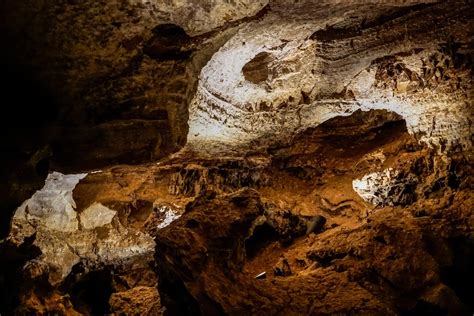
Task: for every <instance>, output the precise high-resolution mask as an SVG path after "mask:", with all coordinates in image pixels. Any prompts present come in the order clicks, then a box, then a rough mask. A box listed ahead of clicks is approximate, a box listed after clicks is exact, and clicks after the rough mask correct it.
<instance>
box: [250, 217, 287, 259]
mask: <svg viewBox="0 0 474 316" xmlns="http://www.w3.org/2000/svg"><path fill="white" fill-rule="evenodd" d="M277 240H279V235H278V233H277V232H276V230H275V229H274V228H273V227H272V226H270V225H269V224H267V223H264V224H262V225H260V226H257V227H255V229H254V231H253V234H252V236H250V237H249V238H247V240H246V241H245V251H246V255H247V259H252V258H254V257H255V256H256V255H257V254H258V252H259V251H260V250H261V249H262V248H265V247H266V246H268V245H269V244H271V243H272V242H274V241H277Z"/></svg>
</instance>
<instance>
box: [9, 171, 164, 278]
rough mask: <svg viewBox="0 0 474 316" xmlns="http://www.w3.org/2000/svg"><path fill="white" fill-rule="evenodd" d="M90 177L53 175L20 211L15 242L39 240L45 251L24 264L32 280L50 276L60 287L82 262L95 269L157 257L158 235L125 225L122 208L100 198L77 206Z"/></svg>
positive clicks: (13, 236)
mask: <svg viewBox="0 0 474 316" xmlns="http://www.w3.org/2000/svg"><path fill="white" fill-rule="evenodd" d="M86 176H87V174H79V175H63V174H61V173H59V172H54V173H52V174H50V175H49V176H48V178H47V180H46V183H45V186H44V188H43V189H42V190H40V191H38V192H36V193H35V194H34V195H33V196H32V198H31V199H29V200H27V201H25V203H24V204H23V205H22V206H20V207H19V208H18V210H17V212H16V214H15V215H14V217H13V222H12V231H11V233H10V236H9V240H10V241H11V242H13V243H15V244H17V245H20V244H22V243H23V241H24V240H25V239H27V238H33V246H36V247H38V249H39V250H40V251H41V254H40V255H39V257H36V258H34V259H33V260H31V261H29V262H27V263H26V265H25V266H24V268H23V269H24V271H25V273H26V274H27V275H29V276H30V277H31V278H36V277H39V276H41V275H44V274H47V276H48V281H49V282H50V283H51V285H57V284H59V283H61V282H62V281H63V280H64V279H65V278H66V277H67V276H68V275H69V273H70V272H71V269H72V267H73V266H74V265H75V264H77V263H79V262H82V263H83V264H85V265H86V266H88V267H90V268H94V267H100V266H102V265H125V264H127V262H129V261H133V260H134V258H138V257H141V258H143V257H151V256H153V253H154V246H155V244H154V242H153V240H152V238H151V237H149V236H147V235H145V234H144V233H141V232H139V231H137V230H134V229H131V228H126V227H124V226H122V224H121V223H120V221H119V220H118V219H117V218H116V214H117V212H116V211H114V210H111V209H109V208H107V207H106V206H104V205H102V204H100V203H97V202H95V203H93V204H92V205H90V206H89V207H88V208H86V209H85V210H83V211H82V212H77V211H76V210H75V206H76V205H75V202H74V199H73V197H72V191H73V189H74V187H75V186H76V185H77V183H78V182H79V181H80V179H82V178H84V177H86ZM78 219H79V220H78ZM79 222H80V225H79Z"/></svg>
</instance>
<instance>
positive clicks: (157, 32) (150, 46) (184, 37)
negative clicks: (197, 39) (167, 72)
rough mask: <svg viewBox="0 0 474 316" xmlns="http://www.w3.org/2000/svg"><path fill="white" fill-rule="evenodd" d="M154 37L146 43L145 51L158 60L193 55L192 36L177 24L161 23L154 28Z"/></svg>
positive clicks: (183, 57)
mask: <svg viewBox="0 0 474 316" xmlns="http://www.w3.org/2000/svg"><path fill="white" fill-rule="evenodd" d="M152 32H153V34H154V35H153V37H152V38H151V39H150V40H149V41H148V42H147V43H146V44H145V47H144V48H143V52H144V53H145V54H146V55H148V56H150V57H152V58H153V59H155V60H158V61H166V60H182V59H187V58H189V57H190V56H191V53H192V49H190V48H189V47H188V46H189V45H190V44H191V43H192V39H191V37H190V36H189V35H188V34H186V32H185V31H184V29H183V28H181V27H179V26H178V25H175V24H160V25H158V26H156V27H155V28H154V29H153V30H152Z"/></svg>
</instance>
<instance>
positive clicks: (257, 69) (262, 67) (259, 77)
mask: <svg viewBox="0 0 474 316" xmlns="http://www.w3.org/2000/svg"><path fill="white" fill-rule="evenodd" d="M273 60H274V58H273V57H272V55H271V54H269V53H267V52H261V53H258V54H257V55H255V57H254V58H252V60H250V61H249V62H248V63H246V64H245V66H244V67H243V68H242V73H243V74H244V77H245V79H246V80H248V81H250V82H252V83H255V84H259V83H262V82H264V81H266V80H267V79H268V77H269V76H270V69H269V65H270V63H271V62H273Z"/></svg>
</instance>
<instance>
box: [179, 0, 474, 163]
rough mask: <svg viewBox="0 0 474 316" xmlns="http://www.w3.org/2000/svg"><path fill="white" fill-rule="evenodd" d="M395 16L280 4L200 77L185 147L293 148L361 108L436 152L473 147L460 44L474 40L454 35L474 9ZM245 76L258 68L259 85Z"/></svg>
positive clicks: (348, 7) (423, 8) (465, 59)
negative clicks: (394, 118) (395, 121)
mask: <svg viewBox="0 0 474 316" xmlns="http://www.w3.org/2000/svg"><path fill="white" fill-rule="evenodd" d="M406 5H409V4H406ZM279 10H280V11H279ZM399 10H400V11H399V12H397V11H393V7H392V6H391V5H389V4H387V5H377V6H374V5H371V4H365V5H354V4H351V3H348V4H341V5H340V6H337V7H327V6H325V5H323V4H315V3H312V4H308V3H305V4H295V5H294V6H292V7H291V8H290V7H288V6H282V7H279V6H278V5H276V6H275V7H273V11H272V12H270V13H269V14H267V15H266V16H265V17H264V18H262V19H261V20H259V21H253V22H250V23H249V24H248V25H246V26H244V27H242V28H241V29H240V30H239V32H238V33H237V34H236V35H235V36H234V37H233V38H231V39H230V40H229V41H228V42H227V43H226V44H225V45H224V46H222V47H221V49H220V50H219V51H218V52H217V53H216V54H214V56H213V57H212V59H211V60H210V61H209V62H208V64H207V65H206V66H205V67H204V68H203V69H202V71H201V75H200V80H199V84H198V88H197V93H196V96H195V98H194V100H193V102H192V103H191V106H190V120H189V133H188V144H187V146H188V148H190V149H192V150H193V151H196V152H201V153H203V154H206V152H205V151H207V153H208V152H209V148H213V149H214V150H217V151H226V150H227V151H230V150H229V148H232V147H234V148H235V147H240V148H249V147H255V145H256V144H265V143H266V145H268V143H270V144H275V143H279V142H287V141H288V140H289V139H290V138H291V137H292V136H293V135H295V134H296V133H298V132H300V131H303V130H305V129H307V128H310V127H315V126H318V125H319V124H321V123H323V122H324V121H326V120H328V119H330V118H333V117H336V116H346V115H350V114H351V113H353V112H354V111H356V110H359V109H361V110H363V111H368V110H371V109H386V110H390V111H393V112H396V113H398V114H400V115H401V116H402V117H403V118H404V119H405V120H406V123H407V128H408V131H409V132H410V133H411V134H414V135H415V136H416V137H418V139H419V140H420V141H421V142H423V143H425V144H427V145H428V146H430V147H433V148H436V149H437V150H438V151H439V152H446V151H448V150H452V149H455V150H466V149H468V148H470V146H471V145H472V143H471V138H470V135H471V134H472V126H471V123H470V122H471V121H472V110H471V109H472V97H471V96H472V77H471V76H470V71H471V69H470V66H469V60H470V59H469V58H470V57H469V56H470V55H469V54H472V52H471V51H469V49H467V48H466V49H464V48H463V47H464V46H463V45H464V44H463V43H464V42H465V41H470V39H469V38H467V37H465V36H466V34H462V33H459V32H457V31H456V30H457V28H458V27H459V25H460V24H462V25H464V26H465V27H468V26H472V20H471V21H469V18H468V17H467V16H469V14H472V8H471V7H469V6H468V5H466V4H463V3H461V2H459V6H455V7H453V5H452V4H448V3H438V4H424V5H418V6H412V7H408V9H406V10H405V11H403V10H402V9H399ZM368 11H370V14H368V13H366V12H368ZM441 12H446V16H442V17H440V16H439V14H440V13H441ZM347 16H353V18H352V19H351V20H350V21H347V20H346V21H344V19H346V17H347ZM377 17H379V20H380V21H378V22H376V19H377ZM427 17H433V18H434V19H436V21H438V22H439V29H437V30H434V29H433V28H432V27H430V26H429V25H431V23H433V22H432V20H430V18H427ZM342 21H344V22H342ZM377 23H378V24H377ZM407 24H410V28H407V27H406V25H407ZM443 34H444V35H443ZM446 34H455V35H456V38H454V37H450V36H449V35H446ZM420 47H421V48H420ZM263 56H265V58H263ZM258 62H260V65H258ZM248 71H250V72H252V73H253V75H254V76H255V75H256V73H258V72H259V71H260V73H261V74H260V76H257V77H258V78H259V79H258V80H254V79H252V78H251V77H249V74H247V75H246V73H245V72H248ZM440 113H442V115H439V114H440ZM203 148H205V149H206V150H205V151H203V150H202V149H203ZM224 148H227V149H224Z"/></svg>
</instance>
